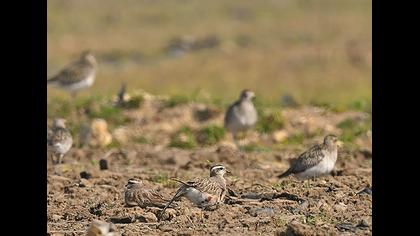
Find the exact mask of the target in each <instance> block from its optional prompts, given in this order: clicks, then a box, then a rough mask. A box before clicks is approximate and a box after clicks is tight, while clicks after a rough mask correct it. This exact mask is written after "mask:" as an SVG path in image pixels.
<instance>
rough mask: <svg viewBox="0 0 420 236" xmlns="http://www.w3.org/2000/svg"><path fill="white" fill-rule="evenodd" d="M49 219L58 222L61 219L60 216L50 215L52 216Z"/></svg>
mask: <svg viewBox="0 0 420 236" xmlns="http://www.w3.org/2000/svg"><path fill="white" fill-rule="evenodd" d="M51 219H52V220H53V221H59V220H60V219H61V216H60V215H52V216H51Z"/></svg>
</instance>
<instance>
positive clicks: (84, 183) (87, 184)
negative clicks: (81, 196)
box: [79, 179, 92, 188]
mask: <svg viewBox="0 0 420 236" xmlns="http://www.w3.org/2000/svg"><path fill="white" fill-rule="evenodd" d="M90 186H92V184H91V183H90V182H89V180H87V179H80V181H79V187H81V188H85V187H90Z"/></svg>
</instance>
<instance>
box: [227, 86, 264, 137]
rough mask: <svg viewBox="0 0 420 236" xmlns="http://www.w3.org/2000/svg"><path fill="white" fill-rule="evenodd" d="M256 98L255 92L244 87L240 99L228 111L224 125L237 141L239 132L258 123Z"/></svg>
mask: <svg viewBox="0 0 420 236" xmlns="http://www.w3.org/2000/svg"><path fill="white" fill-rule="evenodd" d="M254 98H255V93H254V92H252V91H251V90H249V89H244V90H242V92H241V95H240V97H239V100H237V101H236V102H234V103H233V104H232V105H230V106H229V108H228V109H227V111H226V114H225V119H224V127H225V129H226V130H227V131H229V132H231V133H232V136H233V139H234V140H235V141H236V139H237V134H238V132H243V131H247V130H249V129H251V128H252V127H254V125H255V124H256V123H257V120H258V114H257V110H256V109H255V106H254V103H253V102H252V100H253V99H254Z"/></svg>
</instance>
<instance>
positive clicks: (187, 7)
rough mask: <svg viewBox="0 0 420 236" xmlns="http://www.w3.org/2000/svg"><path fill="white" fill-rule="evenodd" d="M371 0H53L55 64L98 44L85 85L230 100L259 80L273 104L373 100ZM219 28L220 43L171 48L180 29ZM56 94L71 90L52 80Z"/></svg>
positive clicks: (214, 31) (183, 32)
mask: <svg viewBox="0 0 420 236" xmlns="http://www.w3.org/2000/svg"><path fill="white" fill-rule="evenodd" d="M371 9H372V3H371V1H366V0H340V1H333V0H299V1H292V0H281V1H280V0H278V1H275V0H264V1H256V0H254V1H242V0H231V1H222V0H205V1H204V0H201V1H193V0H176V1H164V0H155V1H146V0H142V1H140V0H129V1H128V0H124V1H114V0H90V1H84V0H74V1H66V0H54V1H51V0H50V1H48V35H47V37H48V73H49V75H51V74H53V73H55V72H56V71H57V70H59V69H60V68H61V66H63V65H64V64H66V63H67V62H68V61H70V60H72V59H74V58H76V57H78V54H79V53H80V51H82V50H83V49H86V48H90V49H92V50H93V51H94V52H95V53H96V54H97V56H98V59H99V63H100V71H99V74H98V78H97V81H96V83H95V85H94V86H93V87H92V88H91V89H90V90H89V91H86V92H84V93H83V94H84V95H87V94H95V95H98V94H101V95H109V94H110V93H116V92H117V91H118V89H119V85H120V83H121V81H127V82H128V89H129V90H132V89H133V90H134V89H137V88H142V89H144V90H146V91H149V92H152V93H155V94H187V95H190V94H192V93H197V91H200V94H201V95H200V96H203V97H206V96H210V95H211V97H213V98H219V99H222V100H223V101H225V102H228V101H231V100H232V99H235V98H236V97H237V96H238V93H239V91H240V90H241V89H242V88H245V87H246V88H252V89H254V90H255V91H256V92H257V95H258V97H259V98H260V99H261V100H263V101H265V102H267V103H271V104H275V103H277V102H278V100H279V98H280V96H281V95H284V94H286V93H289V94H292V95H293V96H294V97H295V98H296V99H297V100H298V101H299V102H301V103H310V102H317V103H329V104H333V105H336V106H342V105H347V104H350V103H353V102H354V101H359V100H363V101H368V102H370V100H371ZM210 35H213V36H216V37H217V38H218V39H219V41H220V45H219V46H218V47H216V48H213V49H206V50H200V51H196V52H191V53H188V54H186V55H184V56H182V57H179V58H172V57H169V56H168V55H167V54H165V52H164V51H163V49H164V48H165V47H166V45H167V44H168V42H169V40H171V39H172V38H174V37H184V36H189V37H195V38H204V37H207V36H210ZM48 93H49V97H54V96H66V95H65V94H64V93H62V92H61V91H59V90H56V89H53V88H51V89H49V91H48Z"/></svg>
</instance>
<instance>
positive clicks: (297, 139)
mask: <svg viewBox="0 0 420 236" xmlns="http://www.w3.org/2000/svg"><path fill="white" fill-rule="evenodd" d="M304 140H305V135H304V134H303V133H297V134H292V135H290V136H289V137H288V138H287V139H286V140H285V141H284V142H283V144H302V143H303V141H304Z"/></svg>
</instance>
